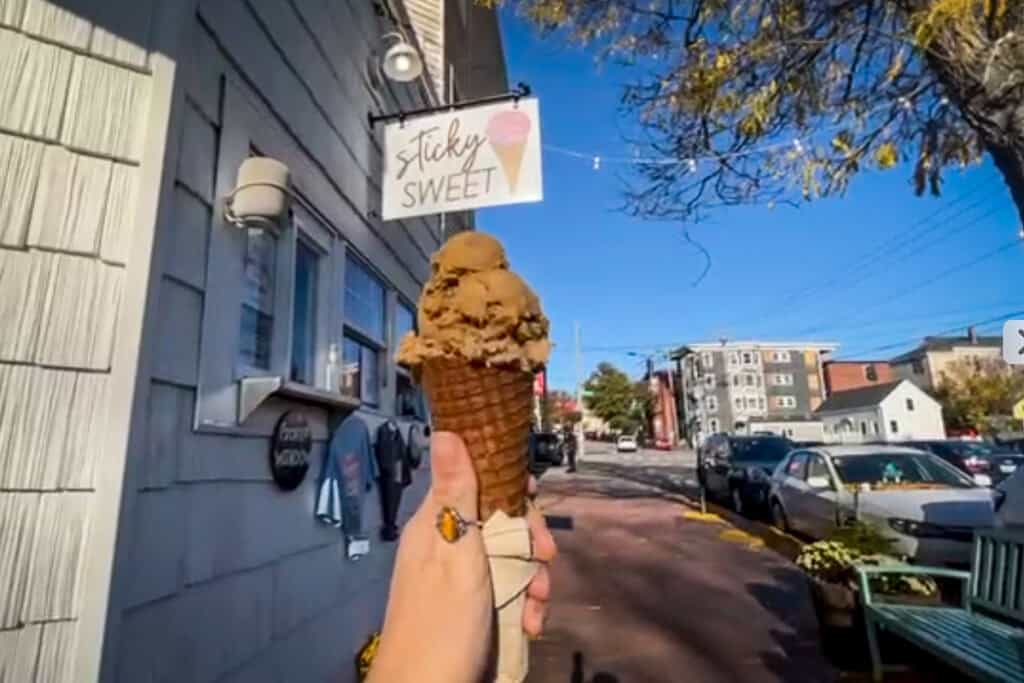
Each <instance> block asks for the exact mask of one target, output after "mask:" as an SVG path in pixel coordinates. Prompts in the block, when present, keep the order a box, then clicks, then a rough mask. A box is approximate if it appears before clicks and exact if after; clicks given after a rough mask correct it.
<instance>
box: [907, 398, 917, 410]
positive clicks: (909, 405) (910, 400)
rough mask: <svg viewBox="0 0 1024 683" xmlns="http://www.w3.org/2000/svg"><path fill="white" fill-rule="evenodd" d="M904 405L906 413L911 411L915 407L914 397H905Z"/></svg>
mask: <svg viewBox="0 0 1024 683" xmlns="http://www.w3.org/2000/svg"><path fill="white" fill-rule="evenodd" d="M906 406H907V412H908V413H912V412H914V411H915V410H916V409H917V407H916V405H915V404H914V399H913V398H912V397H910V396H908V397H907V398H906Z"/></svg>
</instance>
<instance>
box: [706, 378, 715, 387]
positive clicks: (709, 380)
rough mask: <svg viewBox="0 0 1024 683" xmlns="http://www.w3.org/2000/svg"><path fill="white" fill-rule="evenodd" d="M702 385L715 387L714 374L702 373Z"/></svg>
mask: <svg viewBox="0 0 1024 683" xmlns="http://www.w3.org/2000/svg"><path fill="white" fill-rule="evenodd" d="M704 386H705V387H707V388H708V389H714V388H715V376H714V375H704Z"/></svg>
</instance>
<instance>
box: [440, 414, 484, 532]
mask: <svg viewBox="0 0 1024 683" xmlns="http://www.w3.org/2000/svg"><path fill="white" fill-rule="evenodd" d="M430 470H431V483H430V496H431V498H432V499H433V502H434V504H435V505H436V506H437V507H436V509H438V510H439V509H441V508H442V507H452V508H455V510H456V511H457V512H458V513H459V515H461V516H462V518H463V519H465V520H477V519H479V516H480V511H479V505H478V503H477V489H478V485H477V480H476V471H475V470H474V469H473V461H472V459H470V457H469V451H468V450H467V449H466V444H465V442H463V440H462V437H460V436H459V435H458V434H455V433H454V432H437V431H435V432H434V433H433V436H432V437H431V440H430Z"/></svg>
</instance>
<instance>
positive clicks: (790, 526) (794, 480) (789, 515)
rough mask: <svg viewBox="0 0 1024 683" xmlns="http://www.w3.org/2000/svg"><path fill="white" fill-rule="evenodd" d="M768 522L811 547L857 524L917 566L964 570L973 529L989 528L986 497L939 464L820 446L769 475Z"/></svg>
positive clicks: (880, 449) (905, 454)
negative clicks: (801, 536)
mask: <svg viewBox="0 0 1024 683" xmlns="http://www.w3.org/2000/svg"><path fill="white" fill-rule="evenodd" d="M770 504H771V511H772V520H773V521H774V523H775V525H776V526H777V527H779V528H780V529H783V530H786V531H789V530H793V531H796V532H799V533H801V534H805V535H807V536H810V537H811V538H814V539H820V538H825V537H826V536H828V535H829V534H831V533H832V531H833V530H834V529H835V528H836V526H837V525H838V524H841V523H845V522H846V521H848V520H850V519H853V518H859V519H861V520H863V521H865V522H868V523H871V524H873V525H874V526H876V527H877V528H878V529H879V530H880V531H881V532H882V533H883V534H885V535H886V536H888V537H889V538H891V539H892V540H893V542H894V543H893V546H892V550H893V552H894V553H895V554H897V555H903V556H906V557H907V558H909V559H911V560H912V561H914V562H917V563H919V564H928V565H938V566H942V565H956V566H963V565H967V564H969V563H970V553H971V542H972V538H973V534H974V530H975V529H976V528H984V527H991V526H993V525H994V523H995V518H994V506H993V493H992V490H991V489H988V488H984V487H980V486H978V485H977V484H975V483H974V482H973V481H972V480H971V479H970V478H969V477H968V476H967V475H965V474H964V473H963V472H961V471H960V470H958V469H956V468H955V467H953V466H951V465H949V464H947V463H946V462H944V461H943V460H942V459H940V458H938V457H936V456H934V455H931V454H929V453H924V452H923V451H919V450H915V449H912V448H900V447H896V446H877V445H876V446H872V445H866V446H822V447H818V448H807V449H802V450H796V451H793V452H791V453H789V454H788V455H787V456H786V457H785V459H783V460H782V462H780V463H779V466H778V467H777V468H776V469H775V472H774V473H773V475H772V485H771V493H770Z"/></svg>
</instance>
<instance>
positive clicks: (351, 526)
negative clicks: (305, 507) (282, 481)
mask: <svg viewBox="0 0 1024 683" xmlns="http://www.w3.org/2000/svg"><path fill="white" fill-rule="evenodd" d="M376 477H377V467H376V463H375V462H374V461H373V457H372V454H371V452H370V432H369V430H367V428H366V423H365V422H363V420H362V419H361V418H359V417H357V416H355V415H350V416H348V417H347V418H345V420H344V421H343V422H342V423H341V424H340V425H339V426H338V428H337V429H336V430H335V431H334V434H333V435H332V436H331V440H330V443H329V444H328V446H327V453H326V455H325V457H324V467H323V471H322V473H321V483H320V491H319V496H318V499H317V512H316V514H317V517H318V518H319V519H321V520H322V521H324V522H326V523H328V524H332V525H334V526H341V528H342V531H343V532H344V534H345V536H346V538H348V539H350V540H351V539H361V538H362V537H363V497H364V496H365V495H366V492H367V491H369V490H370V489H371V488H372V486H373V480H374V479H375V478H376Z"/></svg>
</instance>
